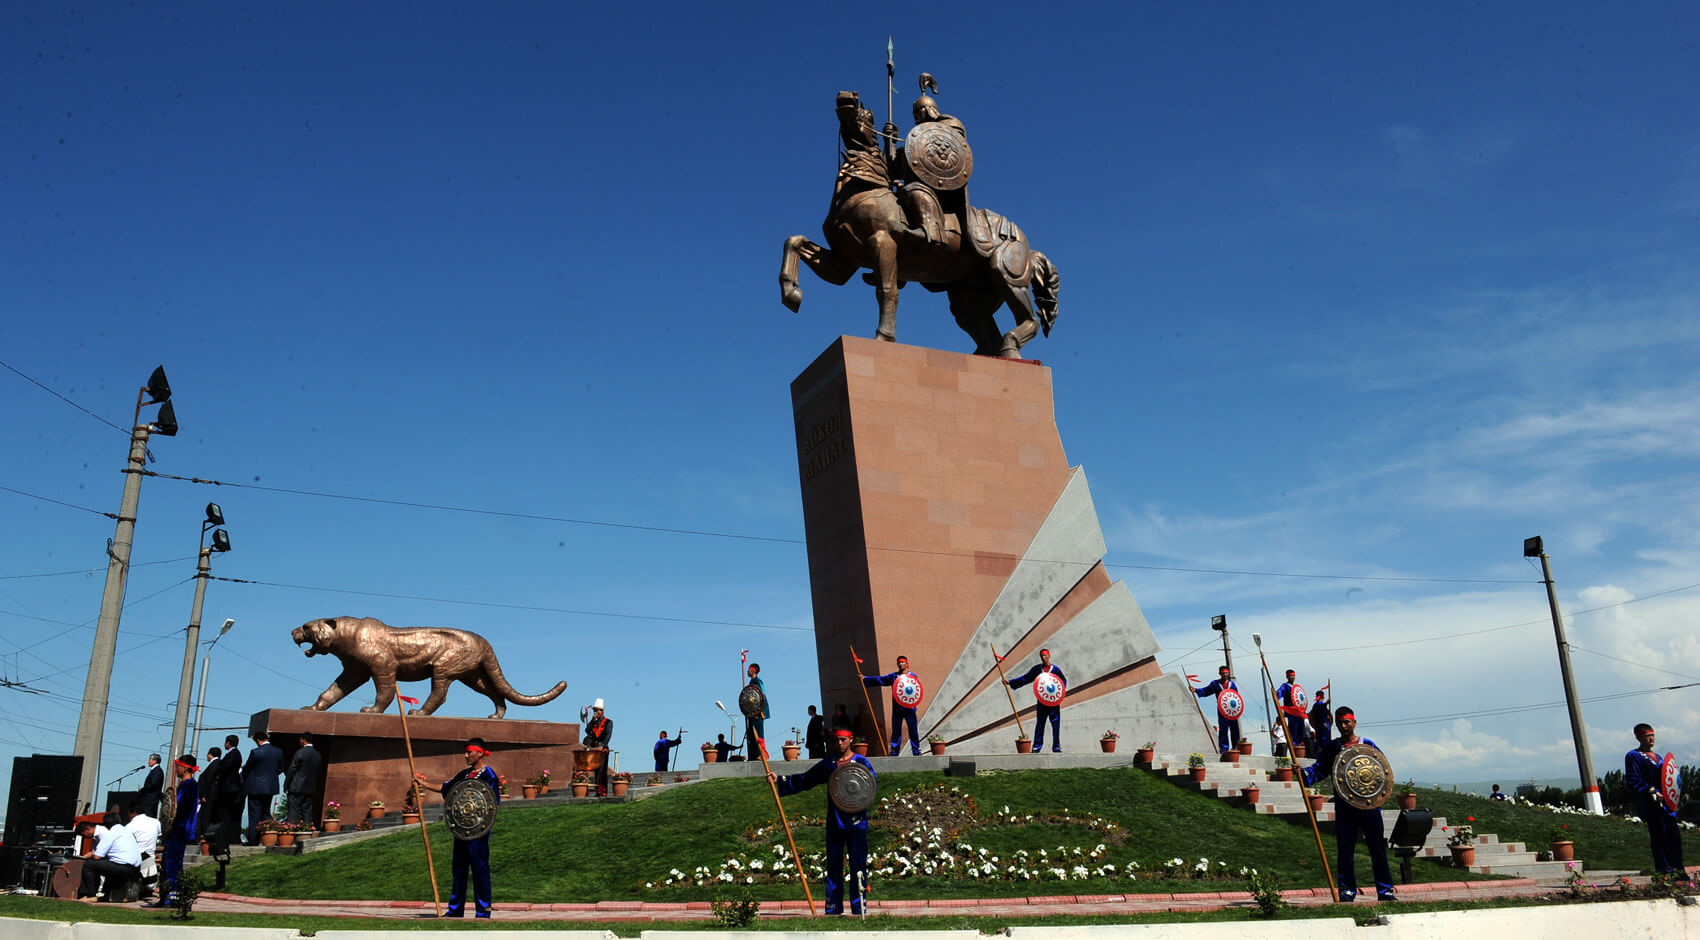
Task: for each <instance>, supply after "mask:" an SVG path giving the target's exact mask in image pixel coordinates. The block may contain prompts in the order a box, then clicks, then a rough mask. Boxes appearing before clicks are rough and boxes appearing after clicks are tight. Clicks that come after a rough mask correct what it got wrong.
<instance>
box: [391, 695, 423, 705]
mask: <svg viewBox="0 0 1700 940" xmlns="http://www.w3.org/2000/svg"><path fill="white" fill-rule="evenodd" d="M396 698H399V699H401V700H402V701H404V702H406V703H407V704H409V705H418V704H419V700H418V699H416V698H411V697H409V696H406V695H397V696H396Z"/></svg>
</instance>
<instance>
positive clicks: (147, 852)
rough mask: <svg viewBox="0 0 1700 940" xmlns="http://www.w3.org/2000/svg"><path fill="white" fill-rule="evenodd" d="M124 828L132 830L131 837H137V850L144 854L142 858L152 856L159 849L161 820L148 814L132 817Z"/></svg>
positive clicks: (138, 814)
mask: <svg viewBox="0 0 1700 940" xmlns="http://www.w3.org/2000/svg"><path fill="white" fill-rule="evenodd" d="M124 828H125V829H128V830H130V835H132V836H134V837H135V839H136V849H137V850H138V851H140V852H141V853H142V857H144V858H147V857H150V856H152V855H153V854H154V850H155V849H157V848H159V820H157V819H155V818H153V817H152V816H149V815H148V814H147V813H137V814H136V815H134V816H131V817H130V821H129V822H127V823H125V824H124Z"/></svg>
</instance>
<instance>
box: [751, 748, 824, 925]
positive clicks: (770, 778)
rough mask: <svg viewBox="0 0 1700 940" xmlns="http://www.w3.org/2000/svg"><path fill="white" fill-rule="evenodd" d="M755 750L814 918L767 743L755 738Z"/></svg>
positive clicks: (810, 899)
mask: <svg viewBox="0 0 1700 940" xmlns="http://www.w3.org/2000/svg"><path fill="white" fill-rule="evenodd" d="M756 750H758V751H760V752H761V769H762V770H763V772H764V774H765V776H766V777H767V787H768V789H770V790H772V791H773V805H774V806H775V807H777V808H778V809H779V824H780V825H782V826H784V827H785V841H786V842H788V843H790V844H791V860H792V861H794V862H796V863H797V880H798V881H801V882H802V883H803V897H805V898H808V899H809V916H810V917H813V916H815V896H814V895H813V894H811V893H810V892H809V879H808V876H806V875H804V874H803V856H801V855H798V854H797V840H796V839H794V838H792V837H791V820H789V819H786V818H785V804H784V803H781V802H779V783H778V782H777V781H775V780H774V779H773V770H772V768H770V767H768V766H767V742H766V741H765V740H763V739H761V738H756Z"/></svg>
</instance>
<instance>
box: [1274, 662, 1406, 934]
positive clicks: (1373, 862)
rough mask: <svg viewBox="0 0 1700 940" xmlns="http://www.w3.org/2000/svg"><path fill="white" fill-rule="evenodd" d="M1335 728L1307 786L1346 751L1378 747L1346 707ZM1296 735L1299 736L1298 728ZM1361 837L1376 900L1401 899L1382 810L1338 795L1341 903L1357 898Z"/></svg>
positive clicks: (1311, 768)
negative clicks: (1360, 730) (1390, 861)
mask: <svg viewBox="0 0 1700 940" xmlns="http://www.w3.org/2000/svg"><path fill="white" fill-rule="evenodd" d="M1289 675H1290V674H1289ZM1295 724H1297V722H1295ZM1334 727H1336V728H1338V729H1339V730H1340V736H1339V737H1337V738H1334V739H1333V740H1330V741H1329V742H1328V743H1327V744H1324V745H1323V746H1322V753H1321V754H1318V755H1317V756H1316V763H1314V764H1311V765H1310V766H1309V767H1306V768H1304V771H1303V772H1304V781H1305V785H1306V786H1314V785H1315V784H1316V783H1317V781H1319V780H1321V779H1322V778H1324V777H1329V776H1333V774H1334V762H1335V760H1337V759H1338V758H1339V757H1340V752H1341V751H1342V750H1343V749H1345V748H1347V747H1350V746H1351V745H1353V744H1358V743H1360V742H1361V743H1363V744H1367V745H1369V746H1370V747H1375V746H1376V745H1375V742H1374V741H1371V740H1370V739H1368V738H1359V737H1358V719H1357V716H1356V715H1354V714H1353V713H1352V710H1351V709H1350V708H1347V707H1345V706H1344V705H1342V706H1341V707H1339V708H1336V709H1335V710H1334ZM1294 733H1295V734H1297V733H1298V729H1297V728H1295V729H1294ZM1378 750H1379V748H1378ZM1360 834H1361V835H1362V836H1363V840H1364V846H1365V847H1367V848H1368V849H1369V863H1370V868H1371V869H1372V870H1374V872H1375V897H1376V900H1378V901H1397V900H1399V898H1398V896H1397V895H1395V894H1394V893H1393V869H1392V867H1391V866H1389V865H1388V864H1387V827H1386V825H1385V824H1384V823H1383V822H1382V819H1381V810H1380V809H1358V808H1357V807H1355V806H1353V805H1352V804H1350V803H1347V802H1346V801H1345V800H1343V799H1341V798H1340V795H1339V793H1335V795H1334V850H1335V857H1334V879H1335V881H1336V882H1337V883H1338V884H1339V886H1340V900H1341V902H1342V903H1347V902H1350V901H1351V900H1352V899H1354V898H1356V897H1357V896H1358V875H1357V870H1356V866H1355V865H1354V859H1353V856H1354V855H1355V854H1356V853H1357V849H1358V836H1359V835H1360Z"/></svg>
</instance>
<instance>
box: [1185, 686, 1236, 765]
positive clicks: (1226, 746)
mask: <svg viewBox="0 0 1700 940" xmlns="http://www.w3.org/2000/svg"><path fill="white" fill-rule="evenodd" d="M1227 689H1233V690H1234V691H1235V692H1238V691H1239V690H1240V687H1239V686H1237V685H1235V684H1234V680H1233V677H1232V676H1230V675H1228V667H1227V666H1217V667H1216V681H1215V682H1212V683H1210V684H1209V685H1207V686H1205V687H1204V688H1202V689H1193V690H1192V694H1194V695H1196V696H1198V697H1199V698H1210V697H1211V696H1216V717H1217V718H1218V719H1219V720H1218V722H1217V731H1216V743H1217V744H1219V745H1220V746H1221V748H1222V753H1223V754H1226V753H1228V752H1229V751H1230V750H1233V749H1234V748H1237V747H1239V746H1240V720H1239V719H1238V718H1229V717H1228V713H1227V712H1225V711H1223V710H1222V700H1221V695H1222V693H1223V692H1224V691H1225V690H1227ZM1240 710H1241V711H1242V712H1243V711H1244V710H1245V699H1243V698H1242V699H1240Z"/></svg>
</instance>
